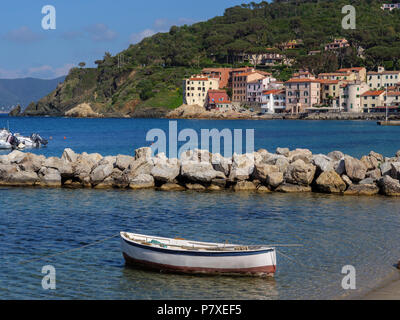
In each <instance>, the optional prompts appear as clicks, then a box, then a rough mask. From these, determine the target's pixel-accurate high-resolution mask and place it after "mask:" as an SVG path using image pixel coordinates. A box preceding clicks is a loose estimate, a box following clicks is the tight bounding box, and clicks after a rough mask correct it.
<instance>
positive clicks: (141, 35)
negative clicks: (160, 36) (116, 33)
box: [129, 29, 157, 43]
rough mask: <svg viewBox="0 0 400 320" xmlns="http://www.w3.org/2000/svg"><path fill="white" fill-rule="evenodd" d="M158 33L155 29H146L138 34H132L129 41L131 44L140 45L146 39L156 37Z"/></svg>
mask: <svg viewBox="0 0 400 320" xmlns="http://www.w3.org/2000/svg"><path fill="white" fill-rule="evenodd" d="M156 33H157V32H156V31H155V30H153V29H146V30H143V31H141V32H138V33H132V34H131V36H130V37H129V41H130V42H131V43H138V42H140V41H142V40H143V39H144V38H147V37H151V36H153V35H155V34H156Z"/></svg>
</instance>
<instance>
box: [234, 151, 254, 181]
mask: <svg viewBox="0 0 400 320" xmlns="http://www.w3.org/2000/svg"><path fill="white" fill-rule="evenodd" d="M232 161H233V163H232V168H231V172H230V175H229V179H230V180H232V181H244V180H248V179H249V178H250V176H251V175H252V174H253V172H254V155H253V154H250V153H246V154H240V155H239V154H236V153H235V154H233V157H232Z"/></svg>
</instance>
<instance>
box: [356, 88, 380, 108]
mask: <svg viewBox="0 0 400 320" xmlns="http://www.w3.org/2000/svg"><path fill="white" fill-rule="evenodd" d="M384 104H385V91H384V90H377V91H367V92H365V93H363V94H362V95H361V105H362V108H363V110H364V112H370V111H371V109H374V108H376V107H382V106H383V105H384Z"/></svg>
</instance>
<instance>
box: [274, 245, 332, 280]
mask: <svg viewBox="0 0 400 320" xmlns="http://www.w3.org/2000/svg"><path fill="white" fill-rule="evenodd" d="M275 250H276V252H277V253H279V254H280V255H281V256H283V257H285V258H286V259H288V260H290V261H291V262H294V263H296V264H298V265H300V266H302V267H303V268H305V269H311V270H314V271H319V272H325V273H327V274H337V273H336V272H333V271H329V270H324V269H322V268H321V269H318V268H315V267H312V266H307V265H305V264H304V263H302V262H300V261H298V260H296V259H294V258H291V257H289V256H288V255H286V254H284V253H283V252H281V251H279V250H278V249H275Z"/></svg>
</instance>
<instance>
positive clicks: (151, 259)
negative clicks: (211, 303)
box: [120, 232, 276, 276]
mask: <svg viewBox="0 0 400 320" xmlns="http://www.w3.org/2000/svg"><path fill="white" fill-rule="evenodd" d="M120 235H121V247H122V253H123V256H124V258H125V261H126V263H127V264H129V265H134V266H140V267H145V268H150V269H153V270H158V271H169V272H178V273H194V274H196V273H200V274H232V275H252V276H267V275H268V276H272V275H273V274H274V273H275V271H276V251H275V248H270V247H266V246H242V245H234V244H223V243H209V242H197V241H189V240H183V239H170V238H162V237H153V236H147V235H142V234H134V233H128V232H121V233H120Z"/></svg>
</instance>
